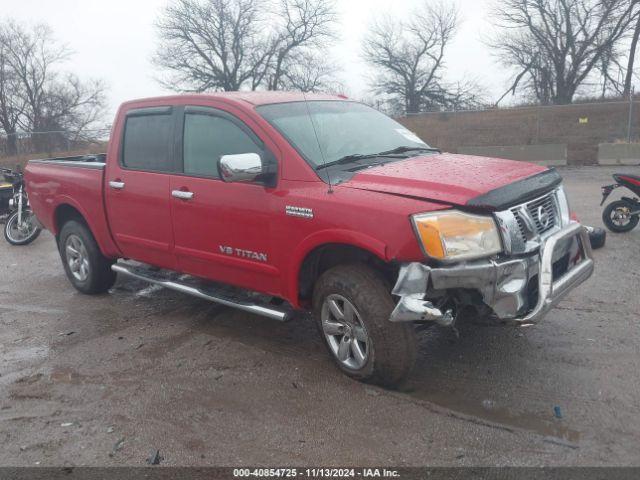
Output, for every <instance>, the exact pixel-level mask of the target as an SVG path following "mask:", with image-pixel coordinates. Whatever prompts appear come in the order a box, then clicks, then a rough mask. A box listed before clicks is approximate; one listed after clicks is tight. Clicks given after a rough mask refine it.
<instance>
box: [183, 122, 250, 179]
mask: <svg viewBox="0 0 640 480" xmlns="http://www.w3.org/2000/svg"><path fill="white" fill-rule="evenodd" d="M212 112H214V111H213V110H212ZM239 153H257V154H262V148H261V147H260V146H258V145H257V144H256V142H255V141H254V140H253V139H252V138H251V136H250V135H249V133H248V132H247V131H246V130H245V129H243V128H241V127H240V126H239V125H238V124H237V123H236V122H234V121H232V120H231V119H229V118H226V116H218V115H216V114H215V113H211V114H208V113H186V114H185V117H184V141H183V159H184V173H185V174H187V175H194V176H205V177H215V178H219V177H220V175H219V172H218V160H220V157H222V156H223V155H233V154H239Z"/></svg>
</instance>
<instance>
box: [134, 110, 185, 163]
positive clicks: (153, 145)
mask: <svg viewBox="0 0 640 480" xmlns="http://www.w3.org/2000/svg"><path fill="white" fill-rule="evenodd" d="M158 110H159V111H160V113H152V112H156V111H158ZM173 131H174V117H173V115H172V114H171V109H170V108H169V109H149V112H144V111H141V113H137V114H132V115H128V116H127V120H126V124H125V129H124V141H123V148H122V165H123V166H124V167H125V168H130V169H133V170H145V171H155V172H173V171H175V170H176V169H175V160H174V154H173V152H174V148H173V145H174V138H173Z"/></svg>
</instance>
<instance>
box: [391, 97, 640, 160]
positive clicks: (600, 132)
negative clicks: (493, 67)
mask: <svg viewBox="0 0 640 480" xmlns="http://www.w3.org/2000/svg"><path fill="white" fill-rule="evenodd" d="M399 121H400V122H401V123H403V124H404V125H405V126H406V127H407V128H409V129H410V130H412V131H414V132H415V133H417V134H418V135H419V136H420V137H421V138H423V139H424V140H425V141H426V142H427V143H430V144H431V145H433V146H435V147H438V148H440V149H442V150H444V151H448V152H453V153H469V154H476V155H487V156H498V157H500V156H502V157H505V158H513V159H515V160H528V161H539V162H540V163H547V164H552V165H565V164H568V165H587V164H597V163H602V164H607V163H608V164H621V163H630V164H639V163H640V143H638V142H640V130H639V126H640V101H637V100H633V101H626V102H621V101H618V102H602V103H576V104H571V105H552V106H532V107H518V108H493V109H486V110H473V111H444V112H428V113H420V114H415V115H410V116H406V117H403V118H400V119H399Z"/></svg>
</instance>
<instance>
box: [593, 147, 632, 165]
mask: <svg viewBox="0 0 640 480" xmlns="http://www.w3.org/2000/svg"><path fill="white" fill-rule="evenodd" d="M598 164H599V165H640V143H601V144H600V145H598Z"/></svg>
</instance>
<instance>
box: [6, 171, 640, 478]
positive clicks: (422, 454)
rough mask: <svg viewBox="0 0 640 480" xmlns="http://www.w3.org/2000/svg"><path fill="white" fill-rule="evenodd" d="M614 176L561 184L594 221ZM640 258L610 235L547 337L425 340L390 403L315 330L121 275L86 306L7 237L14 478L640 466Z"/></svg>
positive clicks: (528, 332)
mask: <svg viewBox="0 0 640 480" xmlns="http://www.w3.org/2000/svg"><path fill="white" fill-rule="evenodd" d="M615 170H616V171H625V170H626V171H629V172H631V171H637V168H636V169H630V168H615ZM612 171H613V170H611V169H605V168H602V167H594V168H581V169H564V170H562V171H561V173H562V174H563V176H564V177H565V179H566V185H567V188H568V191H569V195H570V198H571V203H572V206H573V208H574V209H575V210H576V211H577V212H578V214H579V216H580V217H581V218H582V219H583V220H584V221H585V223H590V224H593V225H601V221H600V213H601V208H600V207H599V206H598V203H599V200H600V190H599V186H600V185H602V184H605V183H608V182H609V181H610V177H609V175H610V173H612ZM636 173H637V172H636ZM616 192H618V191H616ZM639 253H640V229H638V230H637V231H634V232H631V233H630V234H626V235H613V234H609V237H608V240H607V246H606V247H605V248H604V249H602V250H599V251H597V252H596V253H595V256H596V262H597V264H596V273H595V275H594V277H592V278H591V279H590V280H589V281H588V282H587V283H586V284H585V285H583V286H582V287H581V288H580V289H579V290H578V291H574V292H573V293H572V294H571V295H570V296H569V297H568V298H567V299H566V300H565V301H564V302H562V304H561V305H560V306H559V308H557V309H555V310H553V311H552V312H551V313H550V314H549V315H548V317H547V318H546V319H545V321H544V322H543V323H541V324H540V325H537V326H535V327H529V328H521V329H515V328H507V327H486V326H485V327H483V326H476V325H465V326H462V327H461V329H460V338H456V336H455V335H454V334H453V333H452V332H451V331H450V330H446V329H433V330H430V331H428V332H426V333H425V334H424V336H423V337H422V338H421V355H420V359H419V362H418V366H417V369H416V372H415V374H414V376H413V378H412V380H411V382H410V384H409V386H408V388H407V390H406V391H403V392H391V391H385V390H383V389H380V388H377V387H372V386H368V385H363V384H360V383H357V382H354V381H351V380H349V379H348V378H346V377H344V376H343V375H341V374H340V373H339V372H338V371H337V369H336V368H335V367H334V366H333V364H332V362H331V359H330V358H329V356H328V354H327V353H326V352H325V350H324V347H323V345H322V344H321V342H320V339H319V336H318V334H317V332H316V330H315V328H314V326H313V325H312V324H311V323H310V322H309V321H306V320H303V321H299V322H298V323H292V322H290V323H286V324H281V323H278V322H274V321H271V320H268V319H263V318H260V317H254V316H250V315H247V314H244V313H239V312H237V311H234V310H230V309H226V308H221V307H218V306H216V305H213V304H209V303H207V302H205V301H201V300H198V299H194V298H191V297H188V296H184V295H181V294H179V293H174V292H170V291H166V290H161V289H158V288H155V287H149V286H148V285H145V284H143V283H140V282H136V281H131V280H129V279H125V278H121V279H119V281H118V283H117V284H116V286H115V287H114V289H113V290H112V292H111V293H110V294H108V295H103V296H98V297H87V296H83V295H81V294H79V293H77V292H76V291H75V290H74V289H73V288H72V287H71V285H70V284H69V283H68V282H67V280H66V278H65V276H64V273H63V270H62V267H61V265H60V261H59V258H58V255H57V252H56V248H55V243H54V240H53V238H52V236H51V235H49V234H48V233H45V234H43V235H42V236H41V237H40V238H39V239H38V240H36V242H35V243H34V244H32V245H31V246H28V247H10V246H9V245H8V244H6V243H4V242H2V243H1V244H0V275H1V281H0V444H1V445H2V448H0V465H2V466H8V465H10V466H19V465H42V466H44V465H51V466H53V465H55V466H58V465H101V466H102V465H144V464H145V459H146V458H147V457H148V456H149V454H150V452H151V451H152V450H155V449H158V450H160V455H162V456H163V457H164V460H163V462H162V464H163V465H218V466H222V465H225V466H231V465H233V466H240V465H261V466H267V465H270V466H283V465H316V466H328V465H336V466H340V465H352V466H364V465H371V464H375V465H395V466H405V465H427V464H429V465H447V466H450V465H640V451H639V448H638V447H639V441H640V402H639V399H640V355H639V351H640V348H639V345H640V329H639V328H638V312H639V311H640V308H639V307H640V299H639V295H638V292H639V289H638V283H639V282H640V274H639V273H638V265H637V261H638V258H640V255H639ZM556 407H557V408H556ZM554 409H556V410H557V413H559V414H560V415H559V416H561V418H556V414H555V413H554Z"/></svg>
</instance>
